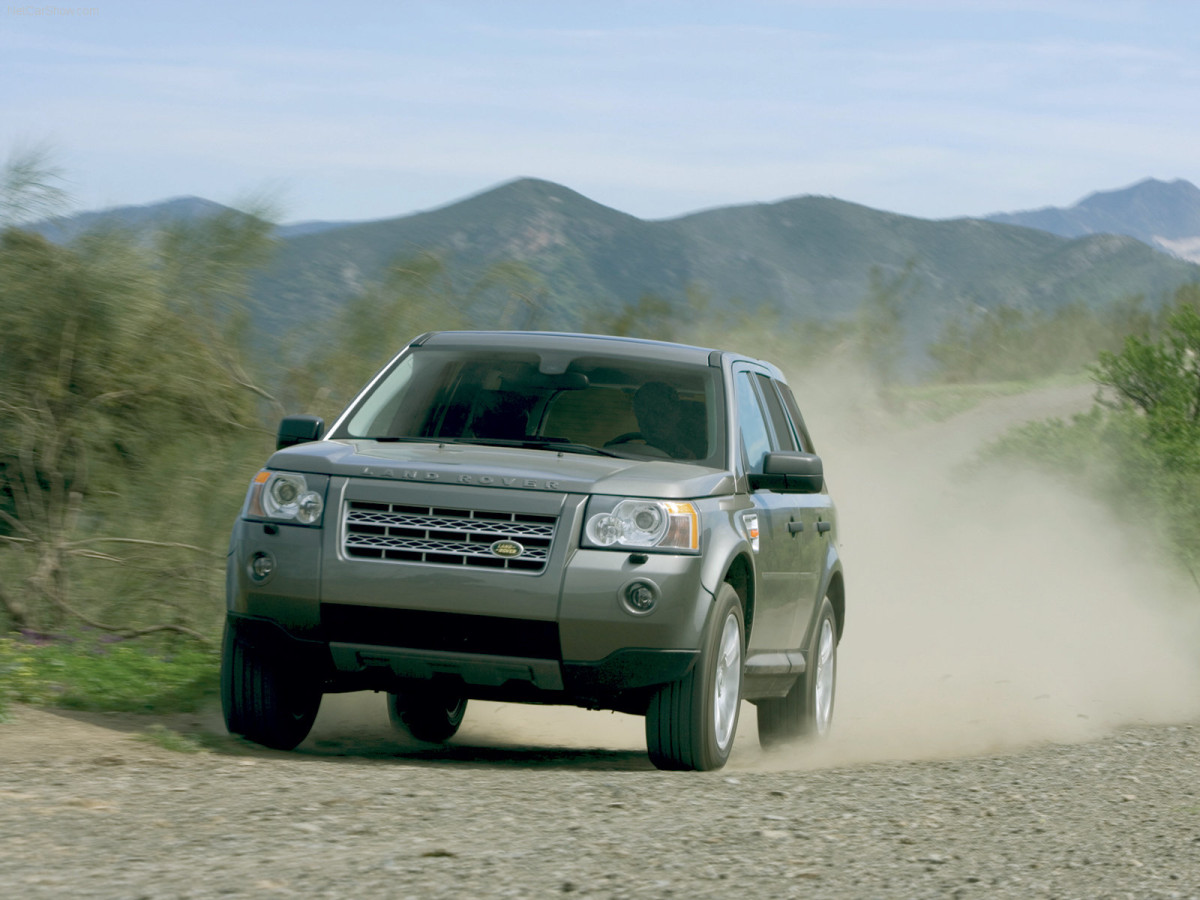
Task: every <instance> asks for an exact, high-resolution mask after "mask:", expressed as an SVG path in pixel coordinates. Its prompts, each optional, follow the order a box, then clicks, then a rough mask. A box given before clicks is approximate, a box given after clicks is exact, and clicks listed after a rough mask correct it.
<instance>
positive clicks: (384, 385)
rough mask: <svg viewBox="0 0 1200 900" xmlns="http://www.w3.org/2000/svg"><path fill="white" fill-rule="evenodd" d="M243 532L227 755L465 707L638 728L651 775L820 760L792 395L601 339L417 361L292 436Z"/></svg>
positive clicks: (717, 357) (284, 440) (701, 360)
mask: <svg viewBox="0 0 1200 900" xmlns="http://www.w3.org/2000/svg"><path fill="white" fill-rule="evenodd" d="M278 448H279V449H278V452H276V453H275V454H274V455H273V456H272V457H271V458H270V460H269V461H268V463H267V467H266V468H265V469H263V470H262V471H261V472H259V473H258V474H257V475H256V476H255V477H254V479H253V481H252V482H251V484H250V489H249V492H248V493H247V496H246V502H245V506H244V508H243V509H242V512H241V515H240V517H239V518H238V520H237V522H236V524H235V525H234V528H233V538H232V541H231V544H230V551H229V560H228V572H227V591H228V613H227V618H226V626H225V636H224V643H223V650H222V667H221V686H222V703H223V708H224V713H225V721H226V725H227V726H228V728H229V731H230V732H232V733H235V734H241V735H244V736H245V737H247V738H249V739H250V740H253V741H256V742H258V743H261V744H264V745H266V746H268V747H274V748H278V749H291V748H293V747H295V746H296V745H297V744H299V743H300V742H301V741H302V740H304V738H305V736H306V735H307V734H308V732H309V729H310V728H311V727H312V723H313V720H314V719H315V717H316V714H317V708H318V706H319V705H320V702H321V696H322V694H323V693H326V692H341V691H357V690H375V691H386V692H387V693H388V695H389V710H390V714H391V718H392V721H393V722H394V723H395V724H396V725H397V726H398V727H400V728H402V729H405V730H406V731H408V732H409V733H410V734H411V735H413V736H414V737H416V738H418V739H420V740H424V741H434V742H437V741H444V740H446V739H448V738H450V737H451V736H452V735H453V734H454V733H455V732H456V731H457V729H458V727H459V724H460V723H461V722H462V718H463V713H464V711H465V709H466V706H467V702H468V700H470V699H476V698H486V699H494V700H502V701H517V702H529V703H553V704H573V705H578V706H582V707H588V708H591V709H611V710H618V711H621V712H626V713H632V714H635V715H642V716H645V719H646V743H647V747H648V750H649V755H650V758H651V760H652V761H653V762H654V764H655V765H657V766H659V767H660V768H668V769H716V768H719V767H721V766H722V765H724V764H725V761H726V760H727V759H728V757H729V752H730V750H731V748H732V746H733V738H734V733H735V731H736V729H737V720H738V712H739V708H740V706H741V701H742V700H749V701H751V702H752V703H754V704H756V705H757V707H758V733H759V739H760V741H761V742H762V743H763V745H764V746H765V745H772V744H777V743H780V742H784V741H787V740H790V739H795V738H799V737H804V736H822V735H824V734H825V733H826V731H828V729H829V726H830V722H831V720H832V714H833V696H834V679H835V675H836V671H837V670H836V651H837V644H838V640H839V639H840V637H841V634H842V628H843V625H844V622H845V610H846V604H845V592H844V588H843V578H842V565H841V561H840V559H839V557H838V551H837V545H836V540H835V536H836V517H835V512H834V506H833V503H832V502H831V500H830V498H829V494H828V493H827V491H826V489H825V485H824V477H823V473H822V465H821V460H820V458H819V457H817V456H816V455H815V454H814V452H813V445H812V441H811V439H810V438H809V436H808V431H807V430H806V428H805V425H804V421H803V419H802V418H801V416H800V411H799V409H798V408H797V406H796V402H795V400H794V398H793V396H792V392H791V390H790V389H789V388H788V386H787V384H786V382H785V381H784V378H783V376H782V374H781V373H780V371H779V370H778V369H777V368H775V367H774V366H772V365H770V364H769V363H765V362H761V361H759V360H755V359H751V358H749V357H745V356H741V355H739V354H736V353H728V352H723V351H719V350H706V349H701V348H698V347H687V346H682V345H678V344H668V343H660V342H655V341H643V340H633V339H626V338H612V337H599V336H595V335H583V334H549V333H536V332H441V333H431V334H425V335H422V336H421V337H418V338H417V339H416V340H414V341H412V343H410V344H409V345H408V346H407V347H405V348H404V350H403V351H401V353H400V354H399V355H398V356H396V358H395V359H393V360H392V361H391V363H389V364H388V365H387V366H386V367H385V368H384V369H383V370H382V371H381V372H380V373H379V374H378V375H376V376H375V378H374V379H373V380H372V381H371V382H370V384H368V385H367V387H366V388H365V389H364V390H363V391H362V393H361V394H359V396H358V397H357V398H356V399H355V400H354V402H353V403H351V404H350V406H349V407H348V408H347V409H346V411H345V412H344V413H342V415H341V416H340V417H339V418H338V419H337V421H336V422H334V424H333V426H332V427H331V428H330V429H329V430H328V432H326V431H325V429H324V423H323V422H322V421H321V420H320V419H318V418H316V417H313V416H290V417H288V418H285V419H284V420H283V422H282V423H281V425H280V428H279V437H278Z"/></svg>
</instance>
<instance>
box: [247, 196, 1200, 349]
mask: <svg viewBox="0 0 1200 900" xmlns="http://www.w3.org/2000/svg"><path fill="white" fill-rule="evenodd" d="M422 252H427V253H434V254H437V255H439V256H441V257H442V258H444V259H445V260H446V261H447V264H448V268H449V271H450V272H451V273H452V275H453V277H454V278H455V279H456V281H457V283H458V284H459V285H460V287H463V291H462V292H463V293H466V290H465V286H467V285H470V284H472V283H474V281H475V280H477V279H478V278H479V277H480V275H481V274H482V273H483V271H484V270H485V269H486V268H487V267H488V266H489V265H491V264H494V263H497V262H501V261H510V260H516V261H519V262H522V263H524V264H526V265H527V266H529V268H530V269H531V270H533V271H534V272H536V273H537V275H538V277H539V278H540V279H541V282H542V284H543V286H544V289H545V291H546V293H547V294H548V295H549V296H551V297H553V298H554V299H555V307H554V319H555V321H552V322H531V323H526V324H527V325H529V326H537V327H556V328H574V327H579V326H580V325H581V323H582V322H583V321H584V319H585V318H586V316H587V314H588V313H589V311H591V312H596V311H599V312H606V311H615V310H618V309H621V308H623V307H625V306H627V305H628V304H631V303H634V302H636V301H637V300H638V299H639V297H641V296H643V295H645V294H648V293H649V294H655V295H657V296H660V297H662V298H664V299H666V300H667V301H669V302H671V303H672V304H675V305H676V307H677V308H678V309H679V311H680V314H686V311H685V309H684V308H683V307H684V304H685V303H686V302H687V301H686V299H685V298H686V296H687V294H686V292H687V290H688V288H689V287H691V288H694V289H699V291H700V292H701V293H703V294H705V295H707V296H708V297H709V298H710V302H711V303H712V304H713V305H714V306H716V307H718V308H728V307H729V306H732V305H738V306H743V307H750V308H754V307H758V306H760V305H765V306H767V307H770V308H773V309H777V310H779V311H780V312H781V313H783V314H784V315H785V316H789V317H797V318H802V319H816V320H821V321H826V322H828V321H836V320H844V319H847V318H849V317H851V316H853V315H854V314H855V312H856V311H857V309H858V307H859V305H860V304H861V302H862V300H863V299H864V297H866V296H867V294H868V292H869V291H870V289H871V278H872V272H873V270H874V271H876V272H878V273H879V274H881V275H882V276H883V277H884V278H887V277H889V276H895V275H898V274H899V273H901V272H904V271H905V270H906V268H911V278H910V280H909V282H908V284H909V291H908V293H907V294H906V295H905V297H904V304H905V313H906V318H907V320H908V323H909V330H910V332H912V333H914V334H915V335H917V336H918V342H920V341H921V340H922V339H923V340H928V339H931V338H932V337H933V336H935V335H936V334H937V331H938V330H939V329H940V327H941V324H942V323H944V321H945V320H946V319H947V317H949V316H951V315H953V314H955V313H956V312H959V311H965V310H968V309H971V308H977V307H983V308H994V307H996V306H999V305H1002V304H1007V305H1011V306H1018V307H1022V308H1027V309H1055V308H1057V307H1060V306H1062V305H1064V304H1067V303H1070V302H1073V301H1083V302H1085V303H1088V304H1094V305H1103V304H1106V303H1109V302H1112V301H1115V300H1118V299H1121V298H1123V297H1126V296H1129V295H1131V294H1143V295H1146V296H1147V297H1149V298H1151V299H1152V300H1156V299H1158V298H1161V297H1162V296H1165V295H1166V293H1168V292H1169V291H1171V290H1173V289H1174V288H1175V287H1176V286H1178V285H1179V284H1181V283H1185V282H1189V281H1195V280H1200V267H1197V266H1194V265H1191V264H1189V263H1186V262H1184V261H1181V260H1178V259H1174V258H1171V257H1169V256H1166V255H1164V254H1162V253H1158V252H1155V251H1154V250H1153V249H1151V248H1150V247H1148V246H1146V245H1145V244H1143V243H1141V242H1139V241H1137V240H1134V239H1132V238H1130V237H1123V236H1113V235H1089V236H1085V237H1081V238H1074V239H1071V238H1065V237H1060V236H1056V235H1053V234H1048V233H1046V232H1045V231H1041V230H1035V229H1031V228H1024V227H1018V226H1014V225H1009V224H1003V223H998V222H989V221H983V220H977V219H955V220H946V221H930V220H925V219H918V218H913V217H909V216H902V215H897V214H894V213H886V212H880V211H878V210H873V209H870V208H868V207H865V206H859V205H856V204H852V203H847V202H844V201H841V200H836V199H833V198H829V197H798V198H794V199H790V200H784V201H781V202H779V203H771V204H753V205H746V206H734V207H725V208H721V209H714V210H708V211H704V212H699V213H695V214H692V215H688V216H683V217H679V218H675V219H668V220H660V221H646V220H642V219H638V218H635V217H633V216H630V215H627V214H625V213H622V212H619V211H617V210H614V209H610V208H608V207H605V206H603V205H601V204H598V203H596V202H594V201H592V200H589V199H588V198H586V197H584V196H582V195H580V194H578V193H576V192H574V191H572V190H569V189H568V188H565V187H562V186H560V185H556V184H552V183H549V182H545V181H538V180H535V179H521V180H518V181H514V182H510V183H508V184H505V185H501V186H500V187H497V188H495V189H493V190H490V191H486V192H484V193H482V194H479V195H476V196H474V197H469V198H467V199H465V200H462V201H460V202H457V203H453V204H451V205H449V206H446V207H443V208H441V209H437V210H433V211H429V212H423V213H418V214H416V215H411V216H404V217H401V218H396V219H389V220H384V221H379V222H370V223H364V224H360V225H352V226H347V227H343V228H337V229H332V230H328V231H323V232H320V233H317V234H306V235H300V236H297V237H294V238H291V239H289V240H285V241H284V242H283V248H282V250H281V252H280V253H279V255H278V256H277V257H276V259H275V262H274V264H273V265H272V267H271V268H270V270H269V271H268V272H266V273H264V275H263V277H262V278H261V279H260V280H259V282H258V284H257V285H256V293H257V295H258V296H259V298H260V300H261V302H262V303H263V305H264V308H265V309H267V310H272V311H274V312H276V313H279V314H282V315H286V317H287V318H288V319H290V320H291V321H304V320H321V319H323V318H324V317H325V316H326V315H328V314H329V313H330V312H331V311H332V310H334V309H335V308H336V307H337V306H338V305H340V304H341V303H343V302H344V301H345V300H346V299H348V298H349V297H350V296H353V295H354V294H355V293H357V292H359V291H361V290H362V289H363V287H364V286H366V285H367V284H369V283H371V282H377V281H379V280H380V279H381V278H382V277H383V274H384V272H385V270H386V268H387V266H388V265H389V264H390V263H393V262H395V261H396V260H400V259H404V258H405V257H412V256H415V255H416V254H418V253H422ZM471 313H472V318H473V320H475V321H477V322H478V324H480V325H481V326H486V325H489V324H492V323H491V322H490V321H489V315H490V309H489V300H488V298H487V297H486V296H483V297H481V298H480V299H479V300H478V301H477V304H476V307H475V308H473V309H472V310H471Z"/></svg>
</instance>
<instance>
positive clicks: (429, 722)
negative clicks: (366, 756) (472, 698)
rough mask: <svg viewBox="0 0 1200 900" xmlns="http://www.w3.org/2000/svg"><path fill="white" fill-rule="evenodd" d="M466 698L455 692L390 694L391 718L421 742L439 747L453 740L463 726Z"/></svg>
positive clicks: (393, 722) (389, 711) (400, 727)
mask: <svg viewBox="0 0 1200 900" xmlns="http://www.w3.org/2000/svg"><path fill="white" fill-rule="evenodd" d="M466 712H467V698H466V697H464V696H462V694H456V693H454V692H452V691H445V690H437V689H435V690H431V691H429V692H428V693H425V694H416V695H411V694H388V718H390V719H391V720H392V724H393V725H394V726H396V727H397V728H399V729H400V730H401V731H407V732H408V733H409V734H411V735H412V736H413V737H415V738H416V739H417V740H418V741H426V742H428V743H430V744H440V743H442V742H444V741H448V740H450V738H452V737H454V735H455V734H456V733H457V732H458V728H459V726H460V725H462V721H463V716H464V715H465V714H466Z"/></svg>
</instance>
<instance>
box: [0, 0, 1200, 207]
mask: <svg viewBox="0 0 1200 900" xmlns="http://www.w3.org/2000/svg"><path fill="white" fill-rule="evenodd" d="M85 2H86V3H88V4H90V3H92V2H93V0H85ZM94 2H95V5H94V6H91V5H88V6H65V5H63V6H51V5H46V4H41V3H28V4H20V3H12V2H11V0H0V3H2V4H7V5H0V156H6V155H7V154H8V153H10V152H12V150H13V149H15V148H18V147H25V146H29V145H31V144H43V143H45V144H48V145H50V146H51V147H53V149H54V152H55V157H56V159H57V161H58V163H59V164H60V165H61V166H62V168H63V169H64V170H65V172H66V174H67V176H68V178H69V184H68V185H67V186H68V188H69V189H70V190H71V193H72V194H73V196H74V199H75V203H76V205H77V207H78V208H80V209H95V208H100V207H106V206H113V205H122V204H132V203H149V202H153V201H156V200H161V199H165V198H167V197H173V196H179V195H185V194H195V195H199V196H203V197H206V198H208V199H211V200H217V201H219V202H225V203H229V202H236V201H237V200H238V199H239V198H242V197H245V196H247V195H251V194H261V193H266V194H269V195H271V196H273V197H274V198H276V200H277V202H278V204H279V207H280V211H281V219H282V220H284V221H297V220H307V219H372V218H383V217H388V216H394V215H401V214H406V213H410V212H414V211H417V210H420V209H428V208H431V207H436V206H441V205H445V204H447V203H450V202H453V201H455V200H458V199H461V198H463V197H465V196H468V195H471V194H474V193H478V192H479V191H482V190H485V189H487V188H489V187H492V186H494V185H496V184H499V183H501V182H504V181H508V180H510V179H512V178H516V177H521V176H534V177H538V178H545V179H548V180H551V181H556V182H559V183H561V184H564V185H566V186H568V187H570V188H573V189H574V190H577V191H579V192H580V193H582V194H584V195H586V196H588V197H591V198H592V199H594V200H597V201H599V202H601V203H604V204H606V205H609V206H613V207H616V208H617V209H621V210H623V211H625V212H629V213H632V214H634V215H637V216H641V217H643V218H668V217H672V216H676V215H680V214H683V213H686V212H691V211H694V210H697V209H703V208H708V207H713V206H723V205H728V204H735V203H751V202H760V201H762V202H769V201H774V200H779V199H782V198H785V197H792V196H797V195H801V194H822V195H831V196H835V197H839V198H841V199H844V200H850V201H853V202H857V203H862V204H865V205H867V206H872V207H875V208H878V209H886V210H891V211H895V212H901V213H906V214H910V215H916V216H923V217H929V218H942V217H952V216H959V215H983V214H986V213H989V212H997V211H1013V210H1018V209H1029V208H1034V207H1039V206H1046V205H1069V204H1071V203H1074V202H1075V201H1077V200H1079V199H1080V198H1082V197H1083V196H1084V195H1086V194H1088V193H1090V192H1092V191H1094V190H1107V189H1112V188H1118V187H1124V186H1126V185H1129V184H1132V183H1134V182H1136V181H1139V180H1141V179H1142V178H1146V177H1156V178H1162V179H1174V178H1185V179H1187V180H1189V181H1192V182H1194V183H1198V184H1200V2H1194V0H1156V2H1131V0H1079V2H1075V0H1059V2H1055V0H1041V2H1020V0H1016V2H988V0H958V2H949V0H941V2H939V0H927V2H915V0H914V2H902V0H896V2H882V0H877V2H866V0H848V2H838V3H829V2H807V0H739V2H724V3H716V2H703V0H697V2H675V0H662V2H653V0H643V2H632V0H603V2H582V0H558V2H553V3H551V2H539V0H529V2H525V0H506V2H501V0H492V2H485V0H444V2H425V0H397V2H391V3H388V2H378V0H377V2H375V3H370V4H365V3H357V2H348V3H340V4H338V3H332V2H328V0H326V2H320V3H316V2H306V0H300V2H287V3H283V2H261V3H254V4H249V3H247V4H245V5H243V4H232V3H224V2H217V0H213V2H195V0H180V2H172V3H162V2H155V3H150V2H124V0H94Z"/></svg>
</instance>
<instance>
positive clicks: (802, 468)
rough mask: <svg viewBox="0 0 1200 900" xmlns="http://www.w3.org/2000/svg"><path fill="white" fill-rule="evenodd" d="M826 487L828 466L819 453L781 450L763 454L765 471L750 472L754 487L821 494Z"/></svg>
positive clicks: (754, 489) (751, 488) (784, 491)
mask: <svg viewBox="0 0 1200 900" xmlns="http://www.w3.org/2000/svg"><path fill="white" fill-rule="evenodd" d="M824 487H825V467H824V465H823V464H822V463H821V457H819V456H817V455H816V454H815V453H798V452H796V451H794V450H779V451H776V452H775V453H768V454H767V455H766V456H765V457H763V470H762V472H761V473H758V472H755V473H751V475H750V490H752V491H761V490H767V491H778V492H780V493H788V494H819V493H820V492H821V490H822V488H824Z"/></svg>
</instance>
